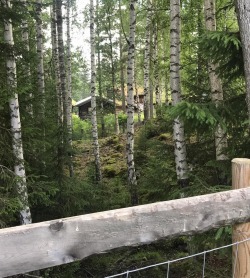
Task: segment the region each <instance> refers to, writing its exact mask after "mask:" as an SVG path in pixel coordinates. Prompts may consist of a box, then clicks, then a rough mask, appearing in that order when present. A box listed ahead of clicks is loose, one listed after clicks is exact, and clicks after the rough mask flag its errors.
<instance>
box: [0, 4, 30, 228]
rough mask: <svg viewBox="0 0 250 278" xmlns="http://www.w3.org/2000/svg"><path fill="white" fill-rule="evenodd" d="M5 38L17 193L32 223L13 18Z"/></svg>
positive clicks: (6, 25) (7, 22) (22, 212)
mask: <svg viewBox="0 0 250 278" xmlns="http://www.w3.org/2000/svg"><path fill="white" fill-rule="evenodd" d="M1 2H2V4H3V6H4V7H6V8H9V9H11V5H10V1H9V0H1ZM4 40H5V43H6V44H7V45H8V46H9V51H10V52H9V55H8V56H7V58H6V67H7V82H8V86H9V89H10V91H11V92H12V97H11V99H10V100H9V107H10V118H11V134H12V140H13V141H12V146H13V151H14V155H15V165H14V172H15V174H16V177H17V182H16V186H17V193H18V197H19V200H20V205H21V210H20V222H21V224H22V225H25V224H30V223H31V213H30V208H29V204H28V193H27V182H26V173H25V166H24V157H23V146H22V137H21V120H20V112H19V102H18V95H17V93H16V90H17V84H16V62H15V57H14V53H13V46H14V40H13V32H12V22H11V19H7V20H5V22H4Z"/></svg>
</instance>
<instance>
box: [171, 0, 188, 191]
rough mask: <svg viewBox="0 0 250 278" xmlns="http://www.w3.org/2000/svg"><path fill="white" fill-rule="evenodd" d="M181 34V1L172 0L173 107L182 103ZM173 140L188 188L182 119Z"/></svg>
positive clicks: (180, 178)
mask: <svg viewBox="0 0 250 278" xmlns="http://www.w3.org/2000/svg"><path fill="white" fill-rule="evenodd" d="M180 34H181V17H180V0H170V89H171V96H172V104H173V105H176V104H177V103H179V102H180V101H181V84H180ZM173 140H174V152H175V164H176V174H177V180H178V183H179V184H180V185H181V186H186V185H188V167H187V153H186V142H185V134H184V124H183V122H182V120H181V119H180V118H176V119H174V123H173Z"/></svg>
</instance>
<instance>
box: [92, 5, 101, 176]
mask: <svg viewBox="0 0 250 278" xmlns="http://www.w3.org/2000/svg"><path fill="white" fill-rule="evenodd" d="M90 47H91V49H90V55H91V81H90V83H91V84H90V91H91V123H92V137H93V145H94V156H95V167H96V180H97V181H101V180H102V172H101V160H100V150H99V141H98V130H97V117H96V65H95V22H94V4H93V0H90Z"/></svg>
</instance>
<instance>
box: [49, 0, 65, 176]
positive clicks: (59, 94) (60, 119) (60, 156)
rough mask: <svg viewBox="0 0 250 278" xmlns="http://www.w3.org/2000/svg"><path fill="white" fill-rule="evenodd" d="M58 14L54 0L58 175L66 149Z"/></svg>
mask: <svg viewBox="0 0 250 278" xmlns="http://www.w3.org/2000/svg"><path fill="white" fill-rule="evenodd" d="M56 24H57V14H56V0H53V5H52V9H51V42H52V57H53V64H54V69H55V81H56V96H57V123H58V147H57V169H58V177H61V176H62V174H63V165H64V151H63V97H62V87H61V77H60V67H59V56H58V39H57V25H56Z"/></svg>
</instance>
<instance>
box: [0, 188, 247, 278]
mask: <svg viewBox="0 0 250 278" xmlns="http://www.w3.org/2000/svg"><path fill="white" fill-rule="evenodd" d="M249 220H250V188H246V189H238V190H231V191H225V192H221V193H215V194H209V195H202V196H196V197H191V198H185V199H179V200H172V201H166V202H159V203H153V204H148V205H142V206H136V207H129V208H124V209H118V210H111V211H104V212H99V213H93V214H88V215H81V216H75V217H70V218H65V219H60V220H54V221H48V222H41V223H37V224H30V225H26V226H19V227H13V228H7V229H2V230H0V277H6V276H9V275H14V274H18V273H25V272H29V271H33V270H37V269H42V268H47V267H52V266H56V265H60V264H64V263H69V262H72V261H75V260H79V259H82V258H85V257H87V256H90V255H92V254H97V253H101V252H104V251H108V250H111V249H114V248H118V247H122V246H132V245H138V244H145V243H149V242H152V241H156V240H158V239H161V238H165V237H170V236H171V237H173V236H180V235H190V234H196V233H202V232H204V231H207V230H210V229H212V228H217V227H220V226H225V225H231V224H233V223H242V222H246V221H249Z"/></svg>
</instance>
